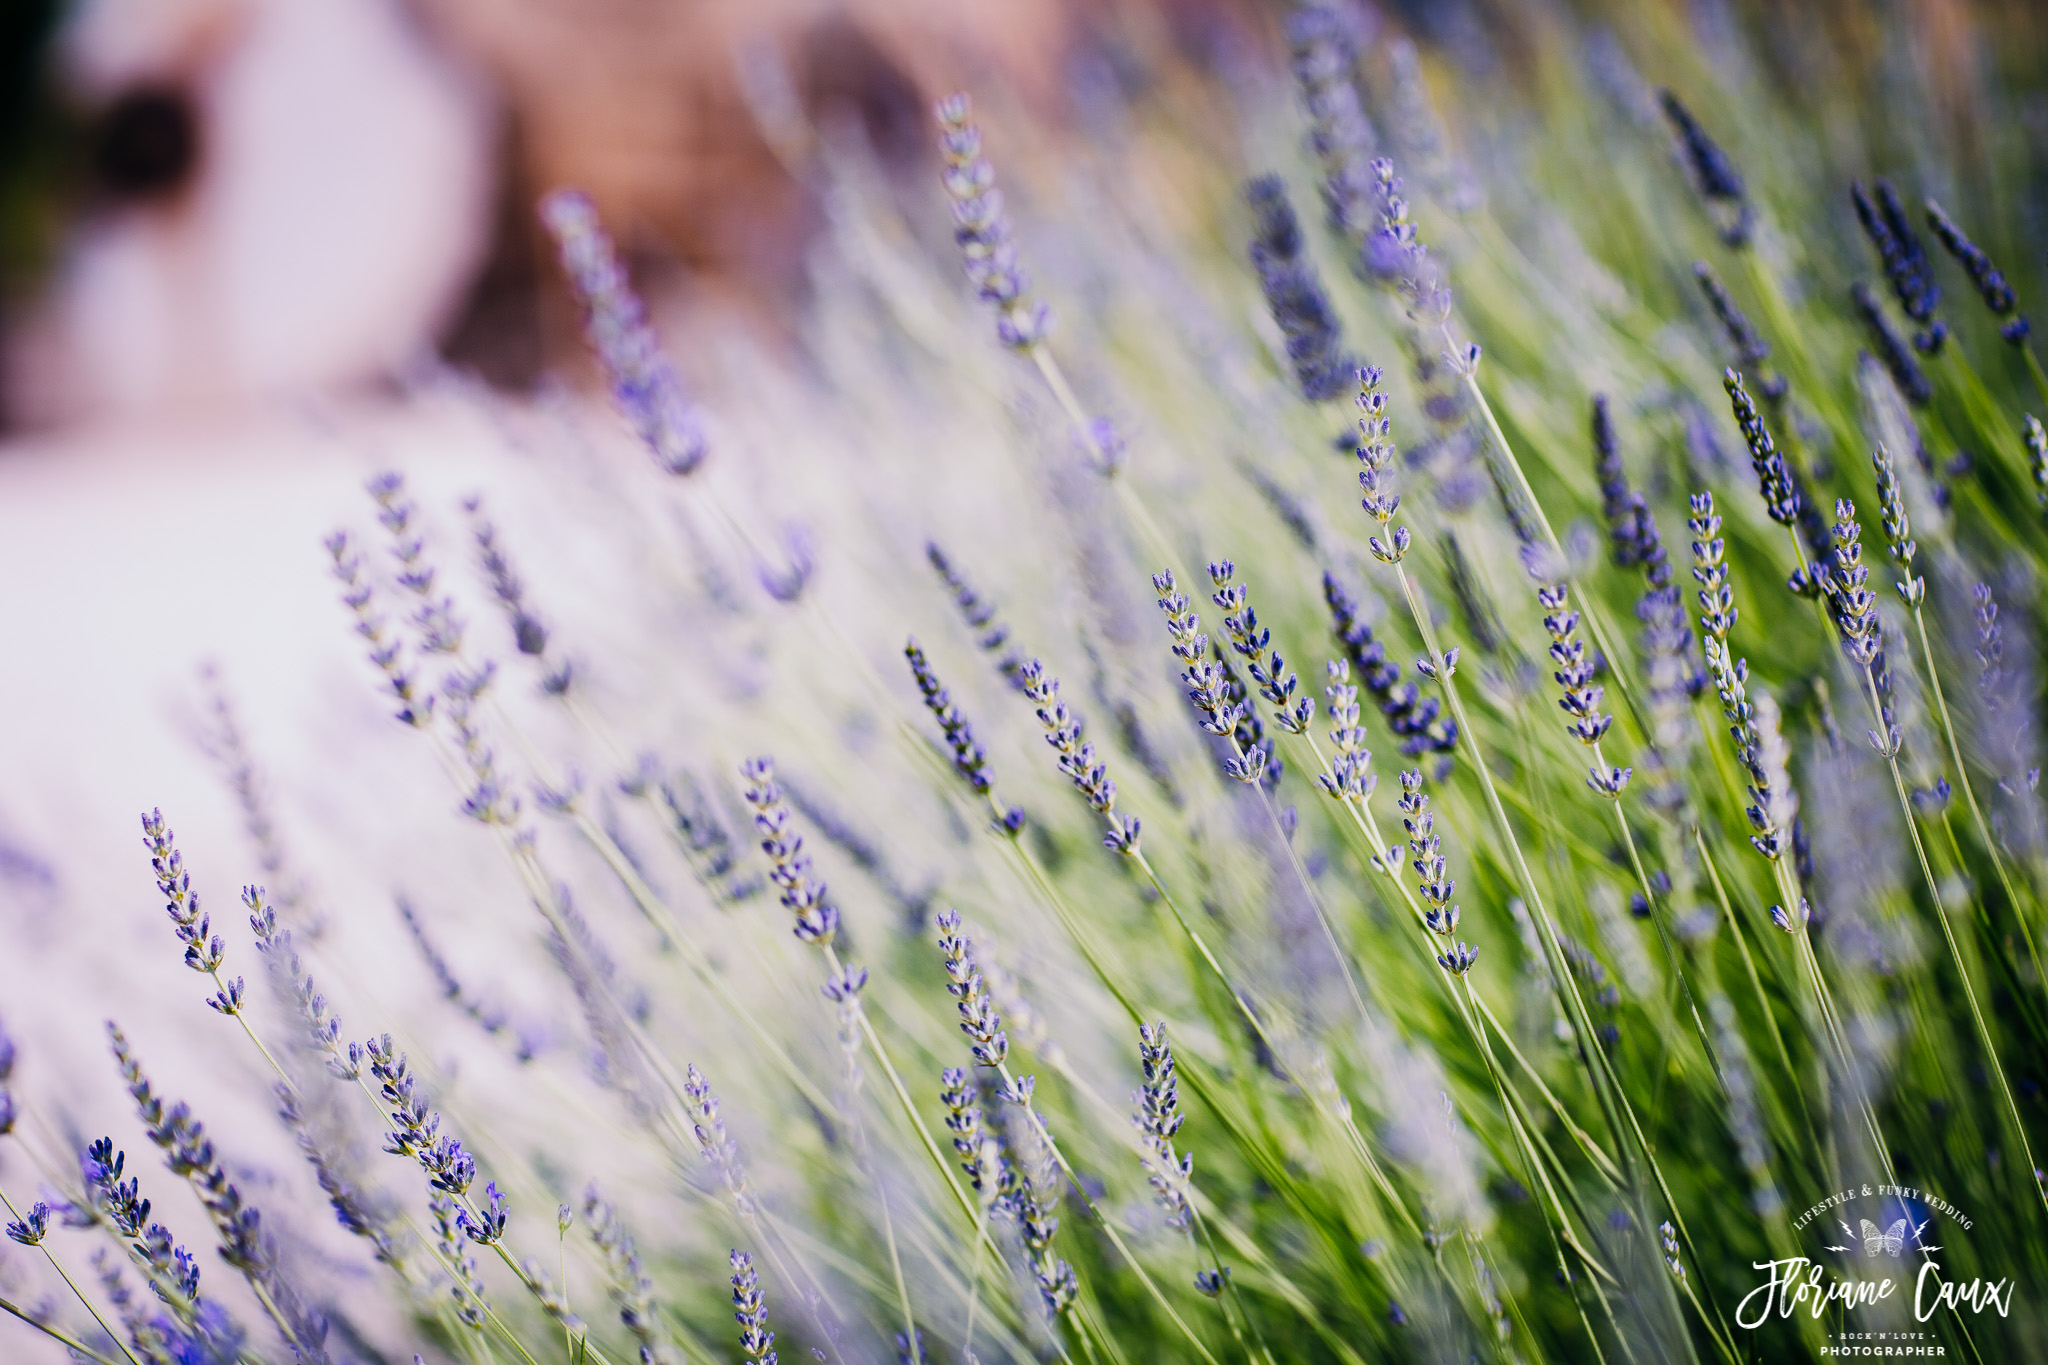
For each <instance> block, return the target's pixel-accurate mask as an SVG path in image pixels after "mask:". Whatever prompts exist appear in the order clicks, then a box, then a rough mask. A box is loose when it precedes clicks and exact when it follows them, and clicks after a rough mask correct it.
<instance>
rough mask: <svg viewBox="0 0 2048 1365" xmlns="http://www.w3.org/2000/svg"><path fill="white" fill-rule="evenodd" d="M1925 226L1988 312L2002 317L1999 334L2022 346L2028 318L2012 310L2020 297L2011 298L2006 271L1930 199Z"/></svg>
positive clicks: (2012, 296)
mask: <svg viewBox="0 0 2048 1365" xmlns="http://www.w3.org/2000/svg"><path fill="white" fill-rule="evenodd" d="M1927 226H1928V227H1929V228H1930V229H1931V230H1932V231H1933V233H1934V235H1935V237H1936V238H1937V239H1938V240H1939V241H1940V242H1941V244H1942V245H1943V246H1944V247H1946V248H1948V254H1949V255H1951V256H1953V257H1955V259H1956V264H1958V265H1960V266H1962V268H1963V272H1964V273H1965V274H1967V275H1968V276H1969V277H1970V283H1971V284H1973V285H1975V286H1976V287H1977V295H1978V297H1979V298H1982V299H1983V300H1984V306H1985V307H1986V308H1989V309H1990V310H1991V315H1992V316H1993V317H1996V318H2001V319H2004V320H2005V325H2004V326H2003V327H2001V328H2000V329H1999V335H2001V336H2003V337H2004V338H2005V339H2006V340H2007V341H2009V342H2011V343H2012V344H2013V345H2015V346H2019V345H2022V344H2023V343H2024V342H2025V341H2026V339H2027V330H2028V328H2027V320H2026V318H2024V317H2022V316H2019V315H2018V313H2017V312H2016V311H2015V310H2016V309H2017V308H2018V307H2019V300H2018V299H2017V298H2015V297H2014V295H2013V292H2012V286H2011V285H2010V284H2007V283H2006V280H2005V273H2004V272H2003V271H2001V270H2000V269H1999V268H1998V267H1997V266H1996V265H1993V264H1992V263H1991V258H1990V257H1989V256H1987V255H1985V254H1984V251H1983V248H1981V247H1979V246H1978V245H1977V244H1976V243H1975V242H1973V241H1971V240H1970V239H1969V237H1968V236H1967V235H1966V234H1965V233H1964V232H1963V230H1962V229H1961V228H1960V227H1957V226H1956V222H1955V220H1954V219H1953V218H1950V217H1949V216H1948V212H1947V211H1946V210H1945V209H1943V208H1942V206H1941V205H1939V204H1937V203H1935V202H1934V201H1933V200H1932V199H1929V200H1928V201H1927Z"/></svg>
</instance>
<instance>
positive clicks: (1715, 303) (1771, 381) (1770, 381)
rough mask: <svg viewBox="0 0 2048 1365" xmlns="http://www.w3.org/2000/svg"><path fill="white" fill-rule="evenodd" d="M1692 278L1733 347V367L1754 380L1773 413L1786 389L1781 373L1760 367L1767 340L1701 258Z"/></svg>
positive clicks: (1767, 354) (1766, 356) (1766, 354)
mask: <svg viewBox="0 0 2048 1365" xmlns="http://www.w3.org/2000/svg"><path fill="white" fill-rule="evenodd" d="M1692 273H1693V277H1694V278H1695V279H1697V280H1698V281H1699V282H1700V291H1701V292H1702V293H1704V294H1705V295H1706V296H1707V306H1708V307H1709V308H1711V309H1713V312H1714V320H1715V321H1717V322H1719V323H1720V324H1721V330H1722V331H1723V332H1724V333H1726V334H1727V337H1728V344H1729V345H1730V346H1732V347H1733V348H1734V350H1735V364H1736V367H1737V368H1738V369H1740V370H1742V371H1743V372H1745V373H1748V374H1754V375H1755V376H1756V380H1757V386H1756V387H1757V392H1758V393H1760V394H1762V395H1763V400H1764V402H1765V403H1766V404H1768V405H1769V406H1770V408H1771V410H1772V411H1773V412H1776V411H1777V407H1778V405H1779V404H1780V403H1783V402H1784V401H1785V395H1786V393H1787V392H1788V391H1789V389H1790V387H1791V386H1790V385H1789V384H1788V383H1787V382H1786V380H1785V376H1784V375H1782V374H1778V373H1776V372H1775V371H1771V370H1767V369H1765V368H1764V361H1766V360H1768V359H1769V358H1770V355H1771V347H1770V343H1769V342H1767V341H1765V340H1764V339H1763V338H1762V337H1761V336H1759V335H1757V330H1756V328H1755V327H1754V326H1752V325H1751V324H1750V321H1749V317H1748V315H1747V314H1745V313H1744V312H1743V311H1742V309H1741V308H1740V307H1738V306H1737V305H1736V302H1735V299H1734V298H1733V296H1731V295H1730V294H1729V293H1728V290H1727V288H1726V287H1725V286H1723V285H1722V283H1721V277H1720V276H1718V275H1716V274H1715V273H1714V268H1713V267H1712V266H1710V265H1708V264H1707V263H1706V262H1705V261H1694V262H1693V263H1692Z"/></svg>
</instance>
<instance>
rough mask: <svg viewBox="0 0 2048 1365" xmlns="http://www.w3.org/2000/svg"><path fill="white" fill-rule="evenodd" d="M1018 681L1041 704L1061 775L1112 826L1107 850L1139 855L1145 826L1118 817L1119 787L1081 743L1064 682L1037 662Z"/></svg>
mask: <svg viewBox="0 0 2048 1365" xmlns="http://www.w3.org/2000/svg"><path fill="white" fill-rule="evenodd" d="M1017 677H1018V681H1020V682H1021V683H1023V685H1024V695H1025V696H1027V697H1029V698H1031V700H1032V701H1034V702H1036V703H1038V723H1039V724H1040V725H1042V726H1044V727H1045V742H1046V743H1047V744H1050V745H1051V746H1052V747H1053V750H1054V752H1056V753H1057V754H1059V768H1060V771H1061V772H1063V773H1065V774H1066V775H1067V776H1068V777H1069V778H1070V779H1072V781H1073V783H1074V787H1075V789H1076V790H1078V791H1079V792H1080V793H1081V795H1082V796H1084V797H1086V798H1087V801H1088V805H1089V807H1090V808H1091V809H1093V810H1094V812H1095V813H1096V814H1097V815H1100V816H1101V817H1102V818H1103V819H1104V820H1105V821H1107V822H1108V824H1109V832H1108V833H1106V834H1104V835H1103V836H1102V844H1103V847H1105V848H1108V849H1112V850H1114V851H1116V852H1118V853H1123V854H1134V853H1136V852H1137V851H1138V834H1139V831H1140V829H1141V828H1142V825H1141V822H1140V821H1139V820H1138V818H1137V817H1136V816H1131V815H1118V814H1117V813H1116V783H1115V782H1114V781H1112V780H1111V779H1110V776H1109V769H1108V767H1107V766H1106V765H1104V764H1101V763H1098V762H1096V761H1095V746H1094V744H1092V743H1086V742H1084V741H1083V740H1082V739H1081V725H1080V722H1079V721H1077V720H1075V719H1074V713H1073V712H1071V711H1069V710H1068V709H1067V704H1066V703H1065V702H1063V701H1061V700H1060V680H1059V679H1058V678H1055V677H1053V676H1052V675H1051V674H1049V673H1047V672H1046V671H1045V665H1044V664H1042V663H1040V662H1039V661H1038V660H1036V659H1033V660H1032V661H1031V662H1030V663H1028V664H1026V665H1024V667H1023V668H1021V669H1019V670H1018V672H1017Z"/></svg>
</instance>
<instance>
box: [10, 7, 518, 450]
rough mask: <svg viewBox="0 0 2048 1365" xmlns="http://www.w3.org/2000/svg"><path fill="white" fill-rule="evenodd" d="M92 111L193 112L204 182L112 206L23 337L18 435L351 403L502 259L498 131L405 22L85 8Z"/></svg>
mask: <svg viewBox="0 0 2048 1365" xmlns="http://www.w3.org/2000/svg"><path fill="white" fill-rule="evenodd" d="M61 53H62V61H63V64H64V66H65V67H66V69H67V72H68V74H69V75H70V77H71V79H72V80H73V82H74V83H75V85H76V86H77V87H78V88H79V89H80V90H82V91H84V92H86V93H88V94H89V95H95V96H112V95H114V94H116V93H118V92H119V91H121V90H122V89H124V88H128V87H132V86H134V85H136V84H138V83H142V82H169V83H174V84H176V85H179V86H181V87H182V88H184V89H187V90H189V91H191V92H192V94H193V96H194V97H195V100H196V103H197V106H198V110H199V134H200V146H201V152H200V156H201V161H200V165H199V169H198V173H197V178H196V180H195V182H194V183H193V184H192V185H190V186H189V187H188V188H187V189H186V190H184V191H183V192H181V193H180V194H179V195H178V196H177V197H176V198H174V199H171V200H169V201H166V202H163V203H156V204H149V205H143V206H133V207H127V208H110V209H108V210H105V211H103V212H102V213H101V214H99V215H98V216H97V217H95V218H94V219H93V220H91V221H89V222H87V223H86V224H85V225H84V226H83V227H82V228H81V229H80V230H79V231H78V232H77V234H76V235H75V236H74V238H73V239H72V241H71V242H70V243H69V244H68V246H67V248H66V255H65V259H64V260H63V262H62V263H61V266H60V268H59V270H58V272H57V274H56V277H55V279H54V280H53V281H52V282H51V283H50V285H49V288H48V290H47V292H46V294H45V295H44V297H43V298H42V299H41V300H40V301H39V302H38V303H37V304H36V305H35V306H34V308H33V310H32V311H31V313H30V314H29V315H28V316H27V317H26V318H25V319H23V320H22V325H20V326H18V327H16V328H15V329H14V331H13V334H12V336H11V337H10V339H9V345H8V353H7V356H6V363H7V367H8V376H7V378H8V385H7V388H8V393H9V401H10V405H11V407H12V409H13V411H12V412H11V414H10V415H11V416H12V417H13V418H14V420H16V421H18V422H21V423H24V424H27V425H48V424H52V423H57V422H63V421H69V420H75V419H78V418H82V417H89V416H95V415H104V414H110V413H119V414H127V415H137V414H161V413H165V412H169V411H179V410H191V409H195V408H204V407H217V406H220V405H222V404H232V403H235V402H237V401H238V400H246V399H248V398H251V397H256V396H264V395H273V394H279V393H290V392H293V391H299V390H304V389H308V388H314V387H326V386H332V385H335V384H339V383H348V382H351V381H359V380H362V379H365V378H369V377H373V376H376V375H378V374H380V373H383V372H387V371H389V370H390V369H391V368H393V367H394V366H396V365H398V364H401V363H403V362H404V361H405V360H406V359H408V358H410V357H412V356H414V355H416V354H418V353H419V352H420V351H422V350H423V349H424V348H425V347H427V346H428V345H429V343H430V341H431V339H432V337H433V334H434V331H435V328H436V327H437V325H439V324H440V323H441V322H443V321H444V320H445V319H446V318H447V316H448V314H449V313H450V311H451V310H452V309H453V308H454V307H455V306H456V305H457V304H458V303H459V302H460V299H461V296H462V293H463V291H464V289H465V287H466V286H467V284H468V282H469V280H470V278H471V276H472V274H473V272H474V270H475V268H476V266H477V263H478V262H479V260H480V259H481V257H482V254H483V252H484V250H485V248H486V246H487V237H488V232H489V227H490V212H491V207H492V189H493V184H492V182H493V174H494V171H493V152H494V126H495V118H494V114H493V109H492V105H491V102H490V100H489V98H488V96H487V95H486V93H485V92H484V89H483V87H482V85H481V83H480V82H478V81H476V80H473V79H471V78H470V77H469V76H468V75H467V74H466V73H465V72H464V71H463V70H462V69H460V68H459V67H458V66H457V65H455V64H454V63H452V62H451V61H450V60H448V59H447V58H446V57H444V56H443V55H442V54H440V53H438V52H437V51H436V50H435V49H434V47H433V46H432V45H431V44H430V43H429V42H428V41H427V39H426V37H425V35H424V34H423V33H422V32H421V31H420V30H419V29H418V27H417V26H416V25H415V24H414V22H413V21H412V20H411V19H410V18H409V17H408V16H407V15H406V14H405V12H404V11H403V10H402V9H401V8H400V6H399V5H398V4H397V3H395V0H86V3H85V4H84V5H83V6H82V7H81V8H80V10H79V11H78V13H77V14H76V15H75V16H74V18H73V19H72V21H71V23H70V24H69V26H68V28H67V30H66V32H65V33H64V34H63V37H62V48H61Z"/></svg>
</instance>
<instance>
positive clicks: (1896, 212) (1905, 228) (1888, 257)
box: [1849, 177, 1948, 355]
mask: <svg viewBox="0 0 2048 1365" xmlns="http://www.w3.org/2000/svg"><path fill="white" fill-rule="evenodd" d="M1876 190H1877V193H1876V195H1875V196H1874V197H1873V196H1872V195H1871V194H1869V193H1867V192H1866V191H1865V190H1864V188H1863V185H1862V182H1861V181H1857V182H1854V183H1852V184H1851V185H1850V186H1849V199H1850V202H1851V203H1853V204H1854V205H1855V206H1856V221H1857V222H1858V223H1860V224H1862V226H1863V235H1864V236H1866V237H1868V238H1869V239H1870V244H1871V246H1872V247H1874V248H1876V250H1877V259H1878V264H1879V265H1881V266H1883V267H1884V276H1885V280H1886V282H1887V283H1889V284H1890V285H1891V287H1892V296H1893V297H1894V298H1896V299H1898V301H1899V307H1901V308H1903V309H1905V311H1906V316H1907V317H1909V318H1911V319H1913V321H1914V322H1916V323H1919V324H1920V326H1921V331H1919V332H1918V333H1916V334H1915V335H1914V337H1913V346H1914V349H1915V350H1918V351H1919V352H1920V353H1921V354H1922V355H1939V354H1940V353H1941V348H1942V344H1943V343H1944V342H1946V341H1947V340H1948V324H1946V323H1944V322H1941V321H1939V320H1937V319H1936V318H1935V316H1934V305H1935V304H1937V303H1939V302H1940V301H1941V286H1940V285H1938V284H1936V283H1935V282H1934V269H1933V266H1932V265H1931V263H1930V262H1929V261H1928V259H1927V249H1926V248H1925V247H1923V246H1921V245H1920V234H1919V233H1917V232H1915V231H1914V230H1913V224H1912V221H1911V220H1910V219H1908V218H1907V216H1906V206H1905V205H1904V204H1903V203H1901V202H1900V200H1899V192H1898V191H1897V190H1896V189H1894V188H1893V187H1892V182H1891V181H1889V180H1886V179H1883V178H1882V177H1880V178H1879V179H1878V181H1877V185H1876Z"/></svg>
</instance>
